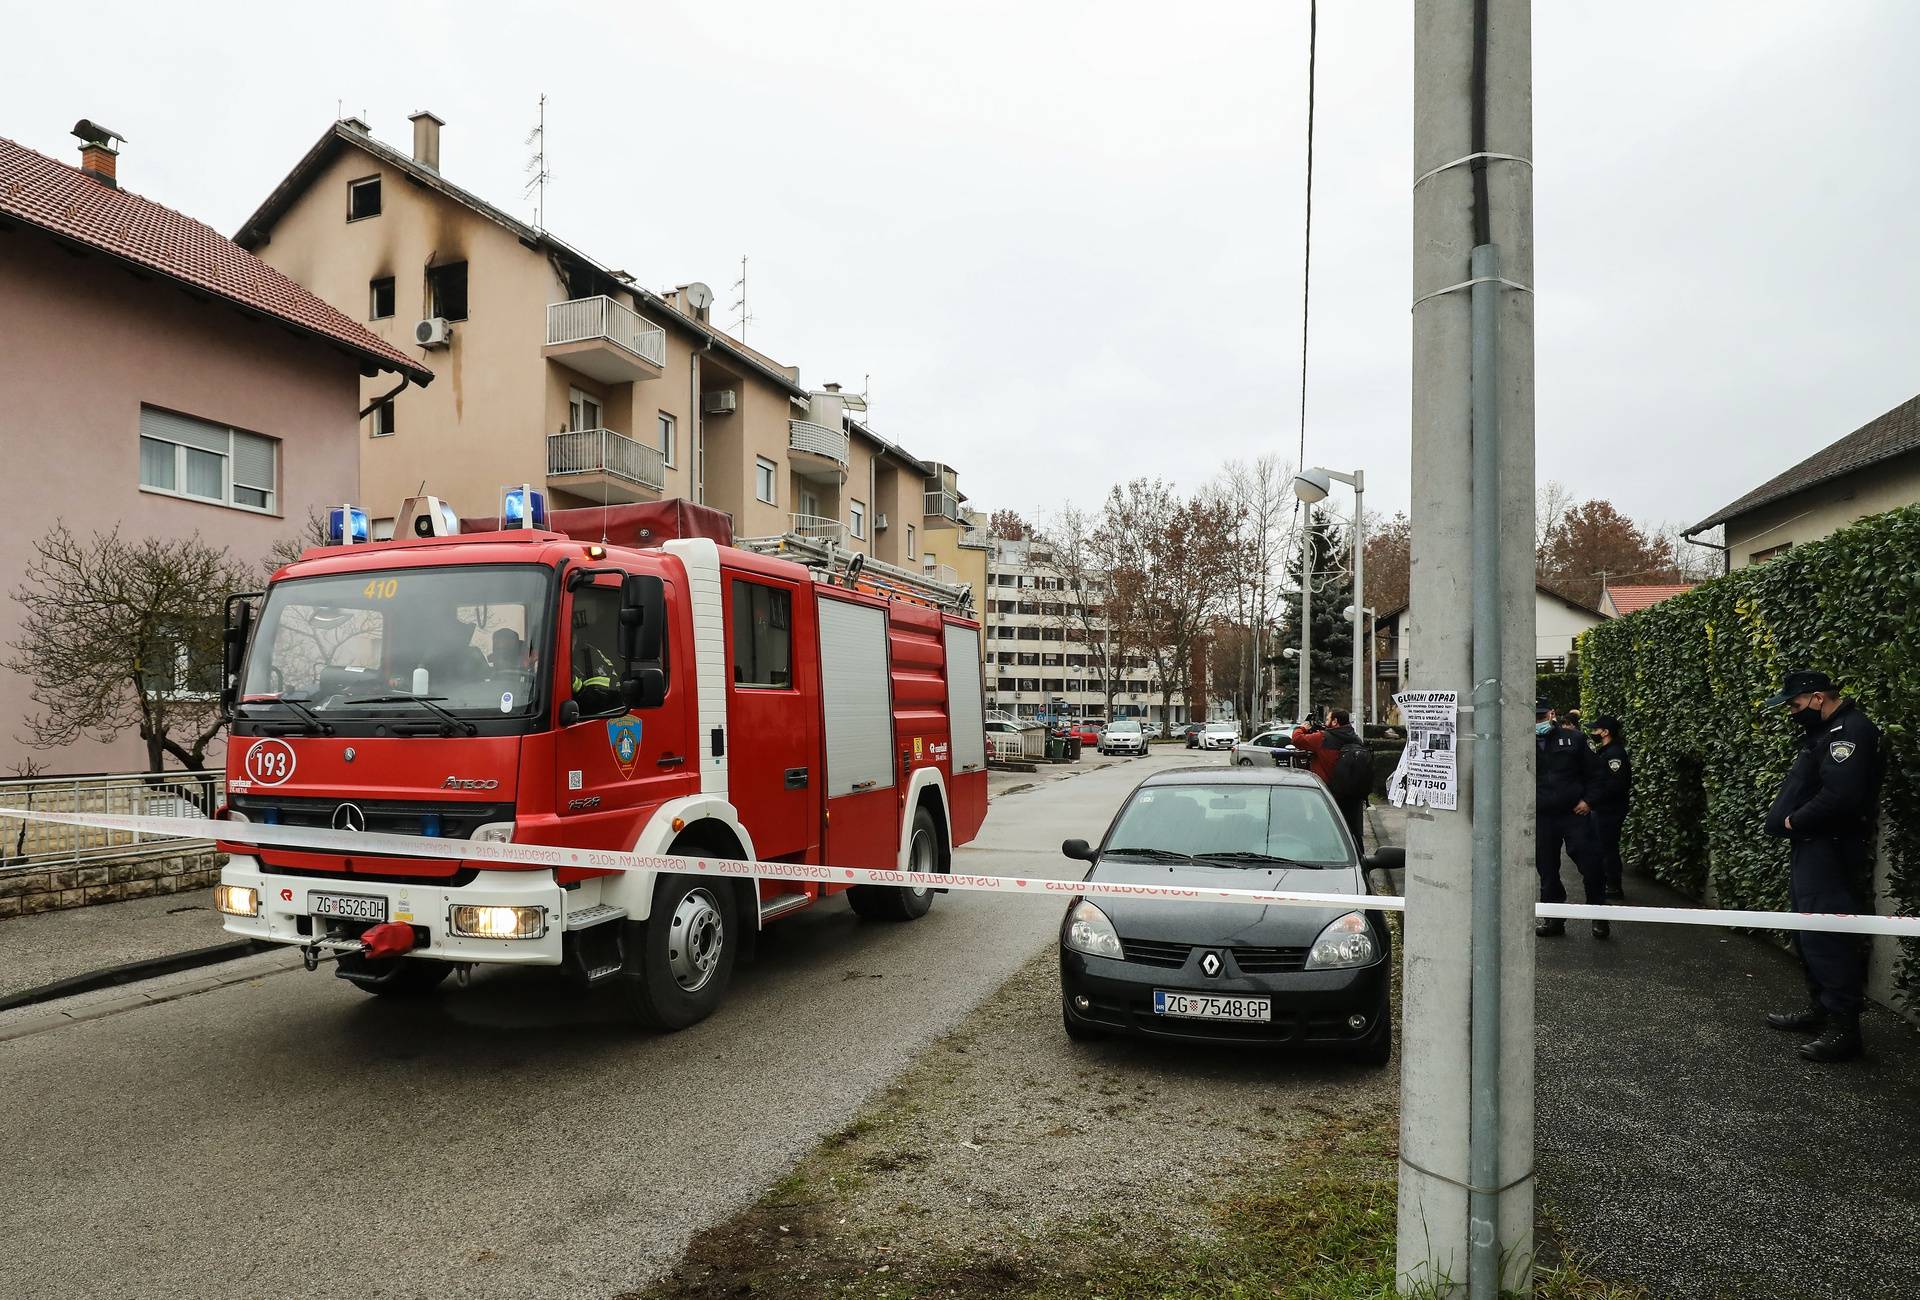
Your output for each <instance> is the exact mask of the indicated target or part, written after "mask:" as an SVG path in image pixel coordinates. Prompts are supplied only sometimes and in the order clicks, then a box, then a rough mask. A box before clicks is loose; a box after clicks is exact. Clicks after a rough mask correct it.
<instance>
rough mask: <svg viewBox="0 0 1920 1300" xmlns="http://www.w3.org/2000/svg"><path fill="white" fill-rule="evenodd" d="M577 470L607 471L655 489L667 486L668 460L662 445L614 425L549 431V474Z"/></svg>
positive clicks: (563, 475) (562, 475)
mask: <svg viewBox="0 0 1920 1300" xmlns="http://www.w3.org/2000/svg"><path fill="white" fill-rule="evenodd" d="M575 474H605V475H608V476H609V477H612V478H617V479H624V480H626V481H627V482H629V483H638V484H640V485H641V486H642V487H650V488H652V489H654V490H655V491H656V492H658V491H661V490H663V489H664V488H665V487H666V486H667V462H666V458H665V457H663V456H662V455H661V454H660V449H659V448H658V447H649V446H647V445H646V444H645V443H640V442H635V441H634V440H633V439H632V438H629V437H627V436H626V435H625V434H623V433H615V432H614V431H613V430H612V429H575V430H573V431H572V432H570V433H550V434H548V435H547V477H548V478H550V479H554V478H566V477H569V476H571V475H575Z"/></svg>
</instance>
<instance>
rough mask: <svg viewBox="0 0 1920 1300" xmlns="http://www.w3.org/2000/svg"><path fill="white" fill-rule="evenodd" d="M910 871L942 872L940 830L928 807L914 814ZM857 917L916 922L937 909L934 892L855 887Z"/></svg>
mask: <svg viewBox="0 0 1920 1300" xmlns="http://www.w3.org/2000/svg"><path fill="white" fill-rule="evenodd" d="M907 870H909V871H938V870H940V827H939V824H938V823H937V822H935V821H934V820H933V814H932V813H930V812H928V811H927V806H926V805H925V804H921V805H920V806H919V807H918V808H916V809H915V810H914V813H913V839H912V841H911V842H910V843H909V845H908V847H907ZM847 901H848V902H849V903H851V904H853V912H854V915H855V916H858V917H860V918H861V919H862V920H866V921H914V920H918V919H919V918H920V917H923V916H925V915H926V914H927V911H928V909H930V908H931V907H932V906H933V891H932V890H931V889H924V888H918V887H909V886H906V885H898V886H896V885H855V886H854V887H853V888H852V889H849V890H848V891H847Z"/></svg>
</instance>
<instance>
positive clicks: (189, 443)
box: [140, 406, 227, 456]
mask: <svg viewBox="0 0 1920 1300" xmlns="http://www.w3.org/2000/svg"><path fill="white" fill-rule="evenodd" d="M140 432H141V433H142V434H144V435H146V436H147V437H149V438H163V439H165V440H166V441H168V442H177V443H179V444H180V445H182V446H184V447H198V448H199V449H200V450H201V451H212V452H218V453H219V454H220V455H222V456H224V455H226V454H227V426H226V425H224V424H209V423H208V422H207V421H205V420H196V419H194V418H193V417H192V416H190V415H175V414H174V413H173V412H172V411H163V410H161V409H160V408H159V407H157V406H143V407H141V408H140Z"/></svg>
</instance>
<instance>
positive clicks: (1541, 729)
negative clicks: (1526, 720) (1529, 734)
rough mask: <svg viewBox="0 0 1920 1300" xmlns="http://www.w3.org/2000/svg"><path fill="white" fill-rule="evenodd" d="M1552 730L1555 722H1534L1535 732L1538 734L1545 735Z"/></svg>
mask: <svg viewBox="0 0 1920 1300" xmlns="http://www.w3.org/2000/svg"><path fill="white" fill-rule="evenodd" d="M1552 730H1553V724H1552V723H1551V722H1536V723H1534V724H1533V734H1534V735H1536V736H1544V735H1546V734H1547V733H1548V732H1549V731H1552Z"/></svg>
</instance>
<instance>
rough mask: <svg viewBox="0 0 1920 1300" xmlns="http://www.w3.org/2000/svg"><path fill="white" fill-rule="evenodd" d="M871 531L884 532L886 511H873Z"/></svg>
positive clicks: (885, 529)
mask: <svg viewBox="0 0 1920 1300" xmlns="http://www.w3.org/2000/svg"><path fill="white" fill-rule="evenodd" d="M873 531H874V532H876V533H884V532H886V531H887V512H886V511H884V510H877V511H875V512H874V515H873Z"/></svg>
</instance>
